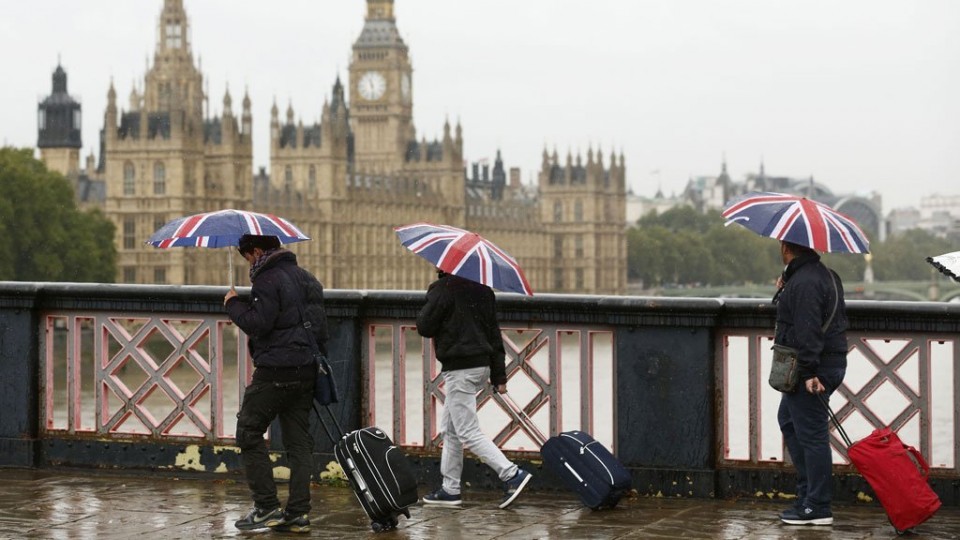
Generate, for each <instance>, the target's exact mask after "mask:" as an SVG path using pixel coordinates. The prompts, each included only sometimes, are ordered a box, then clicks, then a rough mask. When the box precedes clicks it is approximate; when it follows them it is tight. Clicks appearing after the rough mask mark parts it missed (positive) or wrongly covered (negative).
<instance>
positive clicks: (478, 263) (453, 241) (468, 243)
mask: <svg viewBox="0 0 960 540" xmlns="http://www.w3.org/2000/svg"><path fill="white" fill-rule="evenodd" d="M393 230H394V231H395V232H396V233H397V236H398V237H399V238H400V242H401V243H403V245H404V246H405V247H406V248H407V249H409V250H410V251H412V252H414V253H416V254H417V255H419V256H421V257H423V258H424V259H426V260H428V261H430V262H431V263H433V265H434V266H436V267H437V268H439V269H440V270H443V271H444V272H446V273H448V274H453V275H456V276H460V277H462V278H465V279H469V280H470V281H475V282H477V283H482V284H484V285H486V286H488V287H493V288H494V289H499V290H501V291H509V292H516V293H520V294H525V295H527V296H533V290H532V289H530V284H529V283H527V278H526V276H524V275H523V270H522V269H521V268H520V265H519V264H517V261H516V260H514V258H513V257H511V256H510V255H508V254H507V252H506V251H503V250H502V249H500V248H499V247H497V246H496V245H495V244H494V243H493V242H491V241H489V240H487V239H486V238H483V237H482V236H480V235H479V234H477V233H473V232H470V231H465V230H463V229H458V228H456V227H450V226H448V225H434V224H432V223H414V224H412V225H404V226H402V227H396V228H394V229H393Z"/></svg>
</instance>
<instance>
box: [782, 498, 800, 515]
mask: <svg viewBox="0 0 960 540" xmlns="http://www.w3.org/2000/svg"><path fill="white" fill-rule="evenodd" d="M802 508H803V503H802V502H800V500H799V499H798V500H796V501H795V502H794V503H793V506H789V507H787V508H784V509H783V512H780V513H779V514H777V517H778V518H780V519H783V517H784V516H787V517H790V516H793V518H796V517H797V516H799V515H800V514H799V512H800V510H801V509H802ZM793 518H791V519H793Z"/></svg>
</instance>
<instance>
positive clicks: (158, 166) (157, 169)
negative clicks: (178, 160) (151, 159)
mask: <svg viewBox="0 0 960 540" xmlns="http://www.w3.org/2000/svg"><path fill="white" fill-rule="evenodd" d="M166 192H167V168H166V167H164V166H163V163H160V162H157V163H155V164H154V165H153V194H154V195H163V194H165V193H166Z"/></svg>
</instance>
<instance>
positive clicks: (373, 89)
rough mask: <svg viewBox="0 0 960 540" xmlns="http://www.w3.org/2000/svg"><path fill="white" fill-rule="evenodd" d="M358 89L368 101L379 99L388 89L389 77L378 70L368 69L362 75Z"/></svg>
mask: <svg viewBox="0 0 960 540" xmlns="http://www.w3.org/2000/svg"><path fill="white" fill-rule="evenodd" d="M357 89H358V90H359V91H360V97H362V98H363V99H365V100H367V101H373V100H377V99H380V98H381V97H383V93H384V92H386V91H387V79H385V78H384V77H383V75H382V74H381V73H379V72H377V71H368V72H366V73H364V74H363V76H362V77H360V82H359V83H357Z"/></svg>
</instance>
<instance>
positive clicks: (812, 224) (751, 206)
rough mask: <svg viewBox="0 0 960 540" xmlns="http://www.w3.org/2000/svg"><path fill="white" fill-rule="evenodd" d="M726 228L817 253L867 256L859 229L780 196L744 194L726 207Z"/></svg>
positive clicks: (818, 206)
mask: <svg viewBox="0 0 960 540" xmlns="http://www.w3.org/2000/svg"><path fill="white" fill-rule="evenodd" d="M722 215H723V217H724V218H725V219H726V220H727V223H726V224H727V225H730V224H731V223H737V224H739V225H743V226H744V227H746V228H748V229H750V230H751V231H753V232H755V233H757V234H759V235H761V236H769V237H770V238H775V239H777V240H784V241H787V242H791V243H794V244H799V245H801V246H807V247H809V248H812V249H815V250H817V251H820V252H829V253H869V252H870V242H869V241H868V240H867V236H866V235H865V234H864V233H863V231H862V230H860V227H859V226H858V225H857V224H856V223H854V221H853V220H852V219H850V218H848V217H847V216H845V215H843V214H841V213H840V212H837V211H836V210H834V209H833V208H830V207H829V206H827V205H825V204H823V203H819V202H817V201H813V200H810V199H808V198H806V197H798V196H796V195H786V194H784V193H758V192H754V193H748V194H746V195H744V196H743V197H741V198H738V199H734V200H733V201H731V202H729V203H727V207H726V208H725V209H724V210H723V214H722Z"/></svg>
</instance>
